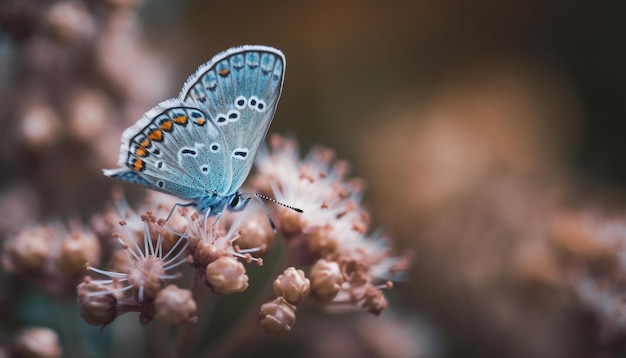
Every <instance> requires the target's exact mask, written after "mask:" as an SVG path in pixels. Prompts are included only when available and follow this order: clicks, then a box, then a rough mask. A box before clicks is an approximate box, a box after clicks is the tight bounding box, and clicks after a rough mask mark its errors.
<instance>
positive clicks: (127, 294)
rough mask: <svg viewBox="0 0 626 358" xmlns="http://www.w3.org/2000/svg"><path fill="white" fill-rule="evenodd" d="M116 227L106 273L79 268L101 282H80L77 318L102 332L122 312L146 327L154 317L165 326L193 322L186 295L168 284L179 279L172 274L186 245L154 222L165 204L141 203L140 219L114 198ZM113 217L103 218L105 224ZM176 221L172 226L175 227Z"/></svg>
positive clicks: (191, 302) (188, 293)
mask: <svg viewBox="0 0 626 358" xmlns="http://www.w3.org/2000/svg"><path fill="white" fill-rule="evenodd" d="M116 203H117V210H118V211H119V216H121V217H122V219H121V220H119V221H118V223H117V224H118V225H119V228H120V229H121V233H114V234H113V237H114V238H115V239H116V240H117V242H118V243H119V249H118V250H116V251H115V252H114V253H113V254H112V259H111V263H110V268H109V270H102V269H99V268H96V267H93V266H92V264H91V263H90V262H87V264H85V268H86V269H87V270H89V271H92V272H95V273H98V274H100V275H102V276H106V277H107V278H106V279H99V280H96V279H93V278H92V277H89V276H87V277H85V279H84V280H83V282H82V283H81V284H79V285H78V287H77V291H78V304H79V308H80V312H81V317H83V319H84V320H85V321H86V322H87V323H89V324H91V325H96V326H100V327H104V326H106V325H108V324H109V323H111V322H112V321H113V320H114V319H115V318H116V317H118V316H119V315H121V314H124V313H127V312H139V321H140V322H141V323H142V324H147V323H149V322H150V321H152V320H153V319H154V318H155V317H156V318H158V319H159V320H160V321H162V322H164V323H167V324H174V323H179V324H180V323H186V322H193V321H195V320H196V310H197V309H196V303H195V301H194V299H193V297H192V294H191V291H190V290H187V289H183V288H179V287H177V286H175V285H173V284H168V283H169V281H170V280H173V279H177V278H179V277H180V273H172V271H173V270H175V269H177V268H178V267H180V266H181V265H182V264H185V263H186V262H187V248H188V246H189V242H188V240H187V239H186V238H185V237H184V236H181V235H177V234H175V233H173V231H174V230H173V229H170V228H168V227H165V226H164V225H163V221H162V220H159V219H157V216H155V213H158V214H162V213H163V212H164V210H165V207H166V206H167V204H164V203H159V204H153V203H152V200H148V201H147V206H148V208H150V209H152V210H149V209H148V208H146V210H145V211H143V212H144V214H141V215H139V214H137V213H136V212H134V211H132V210H130V209H129V207H128V204H127V203H126V202H125V201H123V200H122V199H121V198H117V200H116ZM114 216H115V215H113V214H111V215H109V216H108V217H107V221H109V222H111V221H112V220H113V219H112V217H114ZM181 222H182V221H181V220H176V219H174V220H172V223H173V224H180V223H181Z"/></svg>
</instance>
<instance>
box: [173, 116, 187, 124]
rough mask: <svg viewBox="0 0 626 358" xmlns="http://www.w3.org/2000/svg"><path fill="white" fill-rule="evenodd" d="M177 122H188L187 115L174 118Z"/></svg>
mask: <svg viewBox="0 0 626 358" xmlns="http://www.w3.org/2000/svg"><path fill="white" fill-rule="evenodd" d="M172 119H173V120H174V122H175V123H176V124H185V123H187V116H180V117H174V118H172Z"/></svg>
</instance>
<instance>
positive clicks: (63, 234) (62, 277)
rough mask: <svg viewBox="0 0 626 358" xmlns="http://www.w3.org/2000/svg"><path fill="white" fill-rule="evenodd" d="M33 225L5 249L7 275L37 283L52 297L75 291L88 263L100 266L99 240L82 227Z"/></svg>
mask: <svg viewBox="0 0 626 358" xmlns="http://www.w3.org/2000/svg"><path fill="white" fill-rule="evenodd" d="M70 227H71V229H69V230H68V228H66V227H65V226H64V225H62V224H53V225H42V226H32V227H28V228H26V229H24V230H22V231H20V232H19V233H18V234H16V235H15V236H12V237H9V238H7V239H6V241H5V242H4V247H3V250H2V267H3V269H4V270H5V271H6V272H10V273H12V274H14V275H19V276H22V277H25V278H27V279H29V281H31V282H35V283H37V284H38V285H39V286H40V287H42V288H43V289H44V290H46V291H47V292H49V293H52V294H63V293H67V292H69V291H71V290H72V289H73V288H74V286H75V285H76V282H78V281H79V280H80V278H81V277H82V276H83V275H84V269H83V265H84V264H85V262H94V263H98V262H99V260H100V254H101V244H100V240H99V239H98V237H97V236H96V235H95V234H94V233H93V232H91V231H90V230H87V229H86V228H84V227H81V226H80V225H78V224H71V225H70Z"/></svg>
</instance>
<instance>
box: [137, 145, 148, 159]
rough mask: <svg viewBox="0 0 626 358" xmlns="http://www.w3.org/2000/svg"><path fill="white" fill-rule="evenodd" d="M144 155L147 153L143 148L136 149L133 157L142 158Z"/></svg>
mask: <svg viewBox="0 0 626 358" xmlns="http://www.w3.org/2000/svg"><path fill="white" fill-rule="evenodd" d="M146 154H148V151H147V150H146V148H144V147H137V149H136V150H135V155H136V156H138V157H144V156H145V155H146Z"/></svg>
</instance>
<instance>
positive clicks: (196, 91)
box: [179, 45, 285, 193]
mask: <svg viewBox="0 0 626 358" xmlns="http://www.w3.org/2000/svg"><path fill="white" fill-rule="evenodd" d="M284 75H285V56H284V55H283V53H282V52H281V51H279V50H277V49H275V48H272V47H267V46H251V45H247V46H242V47H235V48H231V49H229V50H226V51H224V52H222V53H220V54H218V55H216V56H215V57H213V59H211V61H209V62H207V63H205V64H204V65H202V66H200V67H199V68H198V70H197V71H196V73H194V74H193V75H192V76H190V77H189V79H187V82H186V83H185V85H184V86H183V89H182V91H181V93H180V95H179V97H180V99H181V100H182V101H184V102H187V101H196V102H199V103H202V104H204V107H203V109H204V110H205V111H206V113H207V114H208V115H209V117H210V118H211V119H212V120H213V121H214V123H215V124H216V125H217V126H218V127H219V129H220V131H221V132H222V133H223V135H224V138H225V140H226V143H227V144H228V150H229V159H228V161H227V162H225V163H230V164H231V165H230V166H231V167H232V170H231V171H232V182H231V183H230V185H229V188H228V193H233V192H234V191H236V190H237V189H239V187H240V186H241V185H242V184H243V182H244V181H245V180H246V177H247V176H248V173H249V172H250V169H251V168H252V164H253V162H254V158H255V157H256V154H257V152H258V150H259V147H260V145H261V143H262V141H263V139H264V138H265V134H266V133H267V129H268V128H269V125H270V123H271V121H272V117H273V116H274V112H275V111H276V106H277V105H278V100H279V98H280V94H281V91H282V86H283V79H284Z"/></svg>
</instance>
